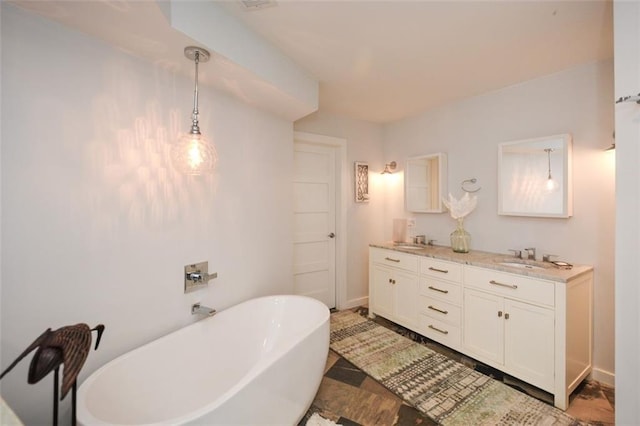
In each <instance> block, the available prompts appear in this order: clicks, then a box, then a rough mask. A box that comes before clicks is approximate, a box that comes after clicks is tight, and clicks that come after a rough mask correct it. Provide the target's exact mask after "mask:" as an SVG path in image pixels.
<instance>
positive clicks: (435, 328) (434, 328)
mask: <svg viewBox="0 0 640 426" xmlns="http://www.w3.org/2000/svg"><path fill="white" fill-rule="evenodd" d="M429 328H430V329H432V330H435V331H437V332H438V333H442V334H449V332H448V331H447V330H440V329H439V328H438V327H434V326H432V325H431V324H429Z"/></svg>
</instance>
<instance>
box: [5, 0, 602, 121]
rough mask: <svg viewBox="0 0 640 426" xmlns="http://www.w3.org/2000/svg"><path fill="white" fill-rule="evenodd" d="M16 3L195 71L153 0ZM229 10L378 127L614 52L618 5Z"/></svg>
mask: <svg viewBox="0 0 640 426" xmlns="http://www.w3.org/2000/svg"><path fill="white" fill-rule="evenodd" d="M14 3H16V4H18V5H19V6H20V7H23V8H25V9H31V10H33V11H36V12H38V13H41V14H43V15H45V16H48V17H50V18H53V19H55V20H57V21H59V22H62V23H63V24H65V25H68V26H71V27H74V28H77V29H79V30H81V31H83V32H86V33H89V34H92V35H94V36H97V37H100V38H102V39H105V40H107V41H108V42H109V43H112V44H114V45H117V46H118V47H120V48H123V49H125V50H128V51H130V52H133V53H136V54H138V55H140V56H143V57H147V58H149V59H152V60H154V61H156V62H163V61H164V62H166V63H167V64H174V65H172V66H175V64H182V65H180V68H181V67H182V66H184V67H185V72H188V70H189V69H190V68H189V64H188V63H185V61H184V58H183V57H182V50H181V49H182V47H183V46H184V45H185V44H184V43H185V40H184V36H180V35H179V34H176V32H175V31H171V29H170V27H169V25H168V24H167V23H166V21H164V20H163V17H162V14H161V13H160V12H159V10H158V6H157V4H156V3H155V2H149V1H147V2H144V1H142V2H137V1H127V0H119V1H116V0H103V1H83V2H68V1H60V2H57V1H56V2H51V1H48V2H47V1H44V2H43V1H39V2H36V1H31V0H18V1H14ZM223 6H224V8H225V9H226V10H227V11H228V12H229V13H230V14H232V15H234V16H235V17H237V18H238V19H239V20H241V21H242V22H244V24H245V25H247V26H248V27H250V28H251V29H253V30H254V31H255V32H257V33H259V34H260V35H262V36H263V37H264V38H265V39H267V40H268V41H270V42H271V43H272V44H274V45H275V46H277V47H279V48H280V49H281V50H282V51H283V52H284V53H285V54H286V55H288V56H289V57H291V58H292V59H293V61H294V62H296V63H297V64H298V65H299V66H301V67H302V68H304V69H306V70H307V71H308V72H309V73H310V74H311V75H313V76H314V77H315V78H317V79H318V80H319V81H320V107H321V108H322V109H323V110H327V111H330V112H333V113H336V114H341V115H346V116H349V117H352V118H357V119H362V120H367V121H372V122H381V123H384V122H390V121H395V120H399V119H402V118H404V117H408V116H412V115H416V114H418V113H420V112H422V111H424V110H427V109H429V108H433V107H437V106H439V105H443V104H446V103H448V102H452V101H454V100H456V99H461V98H465V97H469V96H474V95H479V94H482V93H485V92H488V91H492V90H496V89H499V88H502V87H506V86H510V85H513V84H517V83H519V82H522V81H526V80H530V79H533V78H536V77H540V76H543V75H546V74H551V73H554V72H557V71H560V70H563V69H567V68H570V67H572V66H576V65H578V64H582V63H587V62H593V61H597V60H603V59H608V58H612V57H613V17H612V2H611V1H610V0H588V1H587V0H583V1H568V0H563V1H522V0H511V1H455V0H453V1H452V0H449V1H398V0H395V1H373V0H372V1H355V0H354V1H346V0H343V1H328V0H317V1H306V0H305V1H303V0H297V1H292V0H289V1H282V0H281V1H279V2H278V3H277V4H276V5H275V6H272V7H267V8H264V9H259V10H251V11H247V10H245V9H244V8H243V7H242V6H241V5H240V4H239V3H238V2H237V1H235V0H229V1H225V2H224V5H223ZM114 22H117V24H116V25H114ZM163 26H166V28H163Z"/></svg>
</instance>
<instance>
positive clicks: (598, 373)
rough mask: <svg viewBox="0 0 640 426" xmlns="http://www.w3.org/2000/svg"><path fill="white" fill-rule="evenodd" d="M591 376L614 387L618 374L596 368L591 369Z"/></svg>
mask: <svg viewBox="0 0 640 426" xmlns="http://www.w3.org/2000/svg"><path fill="white" fill-rule="evenodd" d="M590 376H591V378H592V379H593V380H596V381H598V382H600V383H602V384H605V385H607V386H611V387H612V388H613V387H615V385H616V375H615V374H614V373H612V372H610V371H605V370H601V369H599V368H594V369H593V370H592V371H591V375H590Z"/></svg>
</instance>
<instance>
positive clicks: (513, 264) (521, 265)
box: [498, 261, 545, 270]
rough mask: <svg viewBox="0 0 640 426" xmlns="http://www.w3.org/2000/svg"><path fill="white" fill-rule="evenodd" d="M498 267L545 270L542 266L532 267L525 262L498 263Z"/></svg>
mask: <svg viewBox="0 0 640 426" xmlns="http://www.w3.org/2000/svg"><path fill="white" fill-rule="evenodd" d="M498 265H503V266H509V267H511V268H520V269H532V270H534V269H537V270H543V269H545V268H544V267H542V266H536V265H531V264H529V263H524V262H513V261H512V262H498Z"/></svg>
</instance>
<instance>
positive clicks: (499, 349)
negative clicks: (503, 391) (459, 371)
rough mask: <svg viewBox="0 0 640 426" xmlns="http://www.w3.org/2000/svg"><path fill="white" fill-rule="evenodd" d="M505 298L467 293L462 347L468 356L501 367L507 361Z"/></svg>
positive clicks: (481, 293) (471, 291)
mask: <svg viewBox="0 0 640 426" xmlns="http://www.w3.org/2000/svg"><path fill="white" fill-rule="evenodd" d="M502 305H503V298H502V297H499V296H495V295H493V294H488V293H483V292H481V291H475V290H470V289H465V290H464V327H463V332H462V333H463V338H462V346H463V347H464V349H465V350H466V351H468V353H469V355H472V356H474V355H475V356H477V357H479V358H480V360H481V361H482V359H483V358H484V359H487V360H491V361H495V362H498V363H500V364H502V362H503V360H504V324H503V322H504V310H503V306H502Z"/></svg>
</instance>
